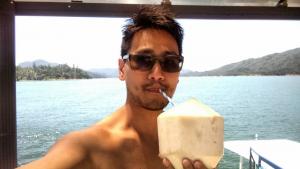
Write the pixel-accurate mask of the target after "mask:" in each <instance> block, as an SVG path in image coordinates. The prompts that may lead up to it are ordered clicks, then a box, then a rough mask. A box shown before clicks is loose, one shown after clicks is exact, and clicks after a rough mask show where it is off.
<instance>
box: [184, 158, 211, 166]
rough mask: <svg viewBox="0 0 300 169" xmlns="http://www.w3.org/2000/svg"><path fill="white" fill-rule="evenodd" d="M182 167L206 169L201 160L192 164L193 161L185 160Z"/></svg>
mask: <svg viewBox="0 0 300 169" xmlns="http://www.w3.org/2000/svg"><path fill="white" fill-rule="evenodd" d="M182 166H183V168H184V169H206V167H205V166H204V165H203V163H202V162H200V161H199V160H195V161H194V162H192V161H191V160H189V159H187V158H184V159H183V160H182Z"/></svg>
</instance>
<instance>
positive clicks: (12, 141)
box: [0, 0, 17, 169]
mask: <svg viewBox="0 0 300 169" xmlns="http://www.w3.org/2000/svg"><path fill="white" fill-rule="evenodd" d="M14 8H15V7H14V3H13V1H11V0H1V1H0V168H1V169H13V168H15V167H16V164H17V160H16V159H17V158H16V154H17V146H16V80H15V23H14V22H15V21H14V15H15V13H14Z"/></svg>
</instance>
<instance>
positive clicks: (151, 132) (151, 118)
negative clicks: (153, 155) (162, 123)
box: [125, 103, 162, 142]
mask: <svg viewBox="0 0 300 169" xmlns="http://www.w3.org/2000/svg"><path fill="white" fill-rule="evenodd" d="M125 109H126V113H127V120H128V121H127V122H128V125H129V126H132V127H133V128H134V129H135V130H136V131H137V133H138V134H139V136H140V137H141V139H142V140H144V139H145V140H147V141H150V142H157V140H158V138H157V137H158V136H157V116H158V115H159V114H160V113H161V112H162V111H151V110H147V109H145V108H143V107H138V106H135V105H132V104H129V103H126V104H125Z"/></svg>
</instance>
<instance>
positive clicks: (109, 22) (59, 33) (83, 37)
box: [16, 16, 300, 71]
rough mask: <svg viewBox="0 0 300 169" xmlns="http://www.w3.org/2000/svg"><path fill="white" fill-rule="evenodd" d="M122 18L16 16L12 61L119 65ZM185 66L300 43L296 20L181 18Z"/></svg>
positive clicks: (207, 66) (201, 67)
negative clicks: (14, 58)
mask: <svg viewBox="0 0 300 169" xmlns="http://www.w3.org/2000/svg"><path fill="white" fill-rule="evenodd" d="M125 21H126V18H100V17H46V16H43V17H41V16H39V17H38V16H16V65H18V64H19V63H21V62H25V61H33V60H37V59H43V60H46V61H48V62H54V63H59V64H68V65H69V66H73V65H75V66H78V67H79V68H82V69H85V70H89V69H92V68H117V66H118V59H119V58H120V50H121V49H120V46H121V38H122V33H121V30H122V26H123V25H124V24H125ZM178 22H179V23H180V24H181V25H182V27H183V28H184V34H185V36H184V40H183V56H184V57H185V61H184V66H183V69H189V70H193V71H206V70H212V69H215V68H218V67H221V66H224V65H226V64H230V63H234V62H239V61H242V60H245V59H249V58H258V57H262V56H265V55H268V54H273V53H279V52H284V51H287V50H290V49H294V48H298V47H300V33H299V30H300V21H288V20H281V21H279V20H200V19H179V20H178Z"/></svg>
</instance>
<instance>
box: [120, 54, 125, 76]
mask: <svg viewBox="0 0 300 169" xmlns="http://www.w3.org/2000/svg"><path fill="white" fill-rule="evenodd" d="M119 79H120V80H125V62H124V60H123V59H119Z"/></svg>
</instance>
